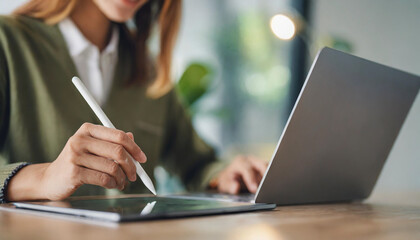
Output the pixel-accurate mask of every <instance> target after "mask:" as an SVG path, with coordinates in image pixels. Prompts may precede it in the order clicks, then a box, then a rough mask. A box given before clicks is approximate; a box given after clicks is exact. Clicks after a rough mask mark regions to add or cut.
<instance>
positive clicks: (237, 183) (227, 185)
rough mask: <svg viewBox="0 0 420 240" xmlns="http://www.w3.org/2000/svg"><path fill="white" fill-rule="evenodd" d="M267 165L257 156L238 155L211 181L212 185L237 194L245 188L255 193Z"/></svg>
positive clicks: (221, 190)
mask: <svg viewBox="0 0 420 240" xmlns="http://www.w3.org/2000/svg"><path fill="white" fill-rule="evenodd" d="M267 166H268V163H267V162H265V161H262V160H261V159H258V158H256V157H253V156H237V157H236V158H235V159H234V160H233V161H232V163H230V164H229V165H228V166H227V167H226V168H225V169H224V170H223V171H222V172H220V173H219V175H218V176H217V177H216V178H215V179H213V180H212V181H211V185H212V186H213V187H215V188H217V190H218V191H219V192H223V193H230V194H237V193H239V192H240V191H241V190H244V189H246V190H248V191H249V192H251V193H255V192H256V191H257V189H258V185H259V184H260V182H261V179H262V177H263V176H264V174H265V170H266V169H267Z"/></svg>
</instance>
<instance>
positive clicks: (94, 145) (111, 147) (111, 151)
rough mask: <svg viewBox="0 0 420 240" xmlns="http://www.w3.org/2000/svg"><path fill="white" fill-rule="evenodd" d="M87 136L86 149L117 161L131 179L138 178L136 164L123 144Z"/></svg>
mask: <svg viewBox="0 0 420 240" xmlns="http://www.w3.org/2000/svg"><path fill="white" fill-rule="evenodd" d="M87 138H88V140H87V141H85V144H84V147H85V149H86V151H88V152H89V153H92V154H95V155H97V156H100V157H104V158H107V159H112V160H114V161H116V162H117V163H118V164H119V165H120V166H121V168H122V170H123V171H124V173H125V175H126V176H127V178H128V179H129V180H130V181H135V180H136V166H135V165H134V163H133V161H131V157H130V156H129V154H128V152H127V151H126V150H125V148H124V147H123V146H121V145H119V144H115V143H111V142H107V141H102V140H99V139H96V138H92V137H87Z"/></svg>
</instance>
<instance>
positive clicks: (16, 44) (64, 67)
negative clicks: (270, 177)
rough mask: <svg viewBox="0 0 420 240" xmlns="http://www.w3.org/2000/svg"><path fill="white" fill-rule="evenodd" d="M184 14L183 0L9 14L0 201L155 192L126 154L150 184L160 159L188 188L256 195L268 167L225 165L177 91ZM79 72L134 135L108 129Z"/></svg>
mask: <svg viewBox="0 0 420 240" xmlns="http://www.w3.org/2000/svg"><path fill="white" fill-rule="evenodd" d="M180 12H181V1H180V0H149V1H147V0H65V1H64V0H31V1H29V2H28V3H26V4H25V5H23V6H21V7H20V8H18V9H17V10H16V11H15V13H14V15H13V16H10V17H1V18H0V69H1V73H0V84H1V85H0V87H1V88H0V89H1V92H0V101H1V105H0V133H1V135H0V150H1V151H0V188H1V191H0V201H2V202H4V201H21V200H35V199H50V200H60V199H64V198H67V197H68V196H70V195H72V194H74V193H75V192H76V191H77V193H75V194H103V193H104V188H107V189H119V190H121V191H124V192H126V193H130V192H136V193H138V192H141V191H146V190H145V187H144V185H143V184H142V183H141V181H135V180H136V173H135V167H134V164H133V163H132V162H130V161H128V160H127V159H128V154H131V155H132V156H133V157H134V159H135V160H136V161H138V162H140V163H142V165H143V168H144V169H145V170H146V171H147V172H148V174H149V175H150V176H151V177H152V179H153V169H154V167H155V166H156V165H158V164H160V165H163V166H164V167H165V168H167V169H168V170H169V171H171V172H172V173H174V174H176V175H177V176H179V177H180V179H181V180H182V181H183V183H185V185H186V186H187V188H189V189H204V188H206V187H209V186H211V187H215V188H217V189H218V190H219V191H221V192H228V193H237V192H239V191H240V188H241V185H242V186H246V188H247V189H248V190H249V191H251V192H255V191H256V190H257V185H258V183H259V181H260V180H261V177H262V175H263V174H264V172H265V169H266V164H265V163H263V162H261V161H259V160H255V159H251V158H246V157H237V158H236V159H235V160H234V161H232V162H231V163H230V164H229V166H227V167H226V168H224V169H223V164H221V163H219V162H217V161H215V155H214V151H213V150H212V149H211V148H210V147H209V146H207V145H206V144H205V143H204V142H203V141H202V140H201V139H200V138H199V137H198V136H197V134H196V133H195V131H194V130H193V128H192V125H191V121H190V119H189V118H188V116H187V114H186V111H185V109H184V108H183V107H182V105H181V104H180V102H179V101H178V99H177V97H176V94H175V92H174V91H173V90H172V88H171V81H170V68H171V57H172V49H173V46H174V42H175V37H176V33H177V30H178V26H179V21H180V14H181V13H180ZM130 19H133V20H134V23H135V29H134V30H129V29H128V28H127V27H126V25H125V22H127V21H128V20H130ZM154 24H158V26H159V29H160V52H159V54H158V56H157V61H153V58H152V57H151V56H150V55H149V54H148V49H147V40H148V38H149V35H150V32H151V30H152V28H153V26H154ZM75 75H76V76H79V77H80V78H81V79H82V80H83V81H84V82H85V84H86V85H87V87H88V89H89V90H90V91H91V92H92V93H93V95H94V97H95V98H96V99H97V100H98V102H99V103H100V104H101V105H102V107H103V108H104V111H105V112H106V113H107V115H108V116H109V117H110V119H111V120H112V121H113V123H114V124H115V125H116V126H117V127H118V128H119V129H124V131H127V132H124V131H121V130H113V129H109V128H106V127H103V126H100V124H99V122H98V120H97V119H96V117H95V116H94V114H93V112H92V111H91V110H90V109H89V107H88V105H87V104H86V103H85V102H84V100H83V98H82V97H81V96H80V94H79V93H78V92H77V90H75V88H74V87H73V86H72V84H71V78H72V76H75ZM134 135H135V136H136V141H134ZM137 144H138V145H137ZM145 153H146V154H147V157H146V154H145ZM111 159H112V160H111ZM146 160H148V161H147V163H146ZM127 179H128V180H129V181H127ZM95 186H96V187H95Z"/></svg>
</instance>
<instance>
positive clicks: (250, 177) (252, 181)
mask: <svg viewBox="0 0 420 240" xmlns="http://www.w3.org/2000/svg"><path fill="white" fill-rule="evenodd" d="M237 170H238V172H239V174H240V175H241V177H242V179H243V180H244V183H245V186H246V187H247V189H248V191H249V192H251V193H255V192H256V191H257V188H258V181H257V179H256V176H255V171H254V170H253V169H252V166H251V164H250V163H248V162H245V163H244V164H242V165H240V166H239V168H238V169H237Z"/></svg>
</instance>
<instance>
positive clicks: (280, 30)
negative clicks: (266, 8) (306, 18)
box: [270, 14, 296, 40]
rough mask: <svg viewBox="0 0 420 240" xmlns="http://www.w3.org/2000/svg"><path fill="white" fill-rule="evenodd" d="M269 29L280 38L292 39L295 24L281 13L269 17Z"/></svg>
mask: <svg viewBox="0 0 420 240" xmlns="http://www.w3.org/2000/svg"><path fill="white" fill-rule="evenodd" d="M270 27H271V31H273V33H274V35H276V36H277V37H278V38H280V39H282V40H289V39H292V38H293V37H294V36H295V34H296V26H295V23H294V22H293V21H292V19H291V18H290V17H288V16H286V15H283V14H277V15H275V16H274V17H272V18H271V21H270Z"/></svg>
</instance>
